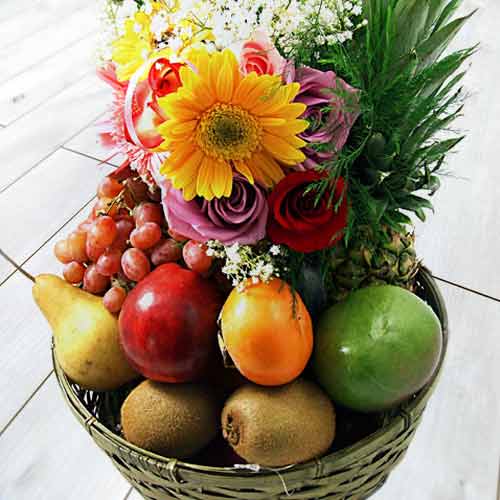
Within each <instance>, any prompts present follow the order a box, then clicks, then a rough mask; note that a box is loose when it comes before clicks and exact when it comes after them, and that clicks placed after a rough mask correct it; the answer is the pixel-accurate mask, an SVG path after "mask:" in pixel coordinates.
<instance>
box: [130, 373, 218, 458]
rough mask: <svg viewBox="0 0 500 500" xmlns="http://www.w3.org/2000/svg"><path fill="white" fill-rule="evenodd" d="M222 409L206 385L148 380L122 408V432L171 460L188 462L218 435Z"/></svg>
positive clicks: (131, 395)
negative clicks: (163, 382) (187, 459)
mask: <svg viewBox="0 0 500 500" xmlns="http://www.w3.org/2000/svg"><path fill="white" fill-rule="evenodd" d="M218 420H219V407H218V404H217V399H216V397H215V396H214V395H213V394H212V393H211V392H210V389H208V388H207V387H206V386H204V385H198V384H161V383H158V382H153V381H152V380H146V381H144V382H142V383H141V384H139V385H138V386H137V387H136V388H135V389H134V390H133V391H132V392H131V393H130V394H129V396H128V397H127V399H126V400H125V402H124V403H123V405H122V408H121V423H122V431H123V435H124V437H125V439H126V440H127V441H129V442H130V443H132V444H134V445H136V446H138V447H140V448H143V449H145V450H149V451H152V452H154V453H157V454H159V455H163V456H165V457H169V458H178V459H186V458H189V457H191V456H192V455H195V454H196V453H198V452H199V451H200V450H201V449H203V448H204V447H205V446H206V445H207V444H208V443H209V442H210V441H211V440H212V439H214V438H215V436H216V435H217V431H218V429H219V422H218Z"/></svg>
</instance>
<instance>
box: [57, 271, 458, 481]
mask: <svg viewBox="0 0 500 500" xmlns="http://www.w3.org/2000/svg"><path fill="white" fill-rule="evenodd" d="M418 277H419V280H420V281H421V282H423V284H424V285H425V288H426V291H427V293H428V294H429V297H428V298H429V299H432V301H433V302H434V303H435V304H436V306H437V308H438V310H439V315H440V320H441V326H442V335H443V348H442V351H441V357H440V360H439V364H438V367H437V368H436V370H435V372H434V375H433V377H432V378H431V380H430V381H429V382H428V384H427V385H426V386H425V387H424V388H423V389H422V390H421V391H420V392H419V393H418V394H417V395H416V396H414V397H413V398H412V399H410V400H409V401H408V402H406V403H404V404H403V405H401V410H402V411H401V412H400V414H398V415H396V416H394V417H392V418H391V420H390V422H389V423H388V424H387V425H384V426H383V427H381V428H380V429H378V430H376V431H375V432H373V433H371V434H370V435H368V436H366V437H365V438H363V439H361V440H360V441H357V442H356V443H354V444H352V445H350V446H348V447H346V448H343V449H341V450H338V451H334V452H332V453H329V454H328V455H325V456H323V457H321V458H320V459H315V460H312V461H309V462H304V463H300V464H293V465H288V466H286V467H280V468H273V469H265V468H262V469H261V470H260V471H258V472H256V471H253V470H246V469H240V468H235V467H213V466H207V465H198V464H192V463H189V462H185V461H182V460H177V459H175V458H167V457H164V456H161V455H157V454H155V453H152V452H149V451H147V450H144V449H142V448H139V447H137V446H135V445H133V444H131V443H129V442H128V441H126V440H125V439H124V438H122V437H121V436H119V435H117V434H115V433H113V432H112V431H111V430H110V429H108V428H107V427H106V426H104V425H103V424H102V423H101V422H99V420H97V419H96V418H95V417H94V416H93V415H92V414H91V413H90V412H89V410H88V409H87V408H86V407H85V405H84V404H83V403H82V402H81V401H80V399H79V398H78V396H77V394H76V393H75V391H74V390H73V388H72V387H71V385H70V381H69V379H68V378H67V377H66V375H65V374H64V372H63V371H62V368H61V366H60V365H59V363H58V361H57V359H56V356H55V351H54V345H52V360H53V365H54V371H55V374H56V378H57V381H58V384H59V386H60V388H61V391H62V393H63V396H64V398H65V400H66V401H67V403H68V404H69V406H70V408H71V410H72V411H73V413H74V414H75V415H76V416H77V418H78V419H79V420H80V421H81V423H82V425H84V426H85V427H86V429H87V430H88V431H89V432H91V430H92V432H97V433H99V434H100V436H101V438H104V439H106V440H107V441H110V442H111V443H112V444H113V445H114V446H115V447H117V448H119V449H123V450H125V451H126V452H128V453H130V454H136V455H138V456H141V457H142V458H144V459H146V460H147V461H148V462H152V463H154V465H155V466H156V467H158V468H163V469H168V470H172V466H174V467H175V468H176V469H177V470H179V469H184V470H186V471H191V472H195V473H205V474H207V473H208V474H211V475H220V476H252V477H253V476H256V475H257V474H258V475H260V476H266V475H273V474H276V472H280V473H286V472H289V471H292V470H293V471H294V472H300V471H302V470H307V469H310V468H311V467H317V466H318V463H319V462H320V461H325V460H326V461H335V462H338V461H340V460H341V459H343V458H348V457H349V456H351V455H354V454H356V453H357V452H358V451H359V450H361V449H363V448H365V447H368V446H369V445H370V443H373V442H375V441H377V440H378V439H379V438H381V437H382V436H384V435H386V434H390V433H391V431H393V430H394V429H395V428H398V427H400V426H401V425H402V423H403V422H404V420H405V417H404V414H409V413H413V412H416V411H418V410H419V409H421V410H423V409H424V407H425V405H426V403H427V401H428V399H429V398H430V396H431V395H432V393H433V391H434V389H435V387H436V385H437V382H438V380H439V375H440V373H441V371H442V367H443V362H444V358H445V355H446V350H447V345H448V313H447V310H446V306H445V302H444V299H443V296H442V294H441V292H440V290H439V288H438V286H437V283H436V281H435V280H434V278H433V276H432V274H431V272H430V271H429V270H428V269H427V268H425V267H423V266H422V267H421V268H420V271H419V275H418Z"/></svg>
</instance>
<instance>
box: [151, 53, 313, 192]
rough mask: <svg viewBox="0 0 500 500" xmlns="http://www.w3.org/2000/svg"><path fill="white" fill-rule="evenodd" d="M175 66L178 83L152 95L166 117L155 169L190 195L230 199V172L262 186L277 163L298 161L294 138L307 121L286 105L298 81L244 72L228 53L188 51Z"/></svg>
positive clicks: (297, 107) (274, 178)
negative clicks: (161, 158) (160, 160)
mask: <svg viewBox="0 0 500 500" xmlns="http://www.w3.org/2000/svg"><path fill="white" fill-rule="evenodd" d="M189 60H190V62H191V63H192V67H191V66H189V65H188V66H185V67H183V68H182V69H181V72H180V77H181V81H182V87H181V88H180V89H179V90H178V91H177V92H175V93H173V94H170V95H168V96H166V97H164V98H162V99H160V100H159V104H160V106H161V107H162V108H163V110H164V111H165V113H166V115H167V116H168V118H169V119H168V120H167V121H166V122H165V123H163V124H162V125H160V126H159V127H158V131H159V133H160V134H161V136H162V137H163V138H164V139H165V141H164V143H163V144H162V146H161V147H162V148H163V149H164V150H166V151H169V152H170V156H169V158H168V159H167V160H166V162H165V163H164V164H163V166H162V170H161V172H162V173H163V175H165V177H167V178H168V179H169V180H171V182H172V184H173V186H174V187H175V188H177V189H181V190H182V191H183V195H184V198H185V199H186V200H191V199H193V198H194V197H195V196H197V195H198V196H202V197H204V198H206V199H207V200H211V199H213V198H214V197H216V198H220V197H222V196H229V195H230V194H231V190H232V184H233V169H234V170H236V171H237V172H239V173H240V174H242V175H243V176H245V177H246V178H247V179H248V180H249V181H250V182H252V183H253V182H254V181H255V180H257V181H259V182H260V183H262V184H263V185H264V186H266V187H270V186H272V185H273V184H275V183H277V182H278V181H280V180H281V179H282V178H283V176H284V174H283V169H282V165H285V166H293V165H296V164H297V163H300V162H302V161H304V159H305V156H304V154H303V153H302V151H301V150H300V148H302V147H303V146H305V142H304V141H303V140H302V139H300V138H298V137H297V134H300V133H301V132H303V131H304V130H305V129H306V128H307V126H308V123H307V121H305V120H299V119H298V117H299V116H300V115H302V113H303V112H304V111H305V105H304V104H302V103H294V102H292V101H293V100H294V98H295V96H296V95H297V93H298V92H299V90H300V85H299V84H298V83H291V84H288V85H283V84H282V81H281V78H280V77H279V76H271V75H261V76H258V75H257V74H256V73H251V74H249V75H247V76H243V75H242V74H241V72H240V69H239V65H238V61H237V59H236V57H235V55H234V53H233V52H232V51H230V50H228V49H226V50H225V51H224V52H216V53H213V54H209V52H208V51H207V50H206V49H202V50H197V51H195V52H193V54H191V55H190V58H189Z"/></svg>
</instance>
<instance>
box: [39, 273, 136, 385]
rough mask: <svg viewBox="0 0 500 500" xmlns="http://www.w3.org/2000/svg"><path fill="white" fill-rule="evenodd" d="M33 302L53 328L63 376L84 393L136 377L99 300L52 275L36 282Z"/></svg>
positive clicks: (114, 325)
mask: <svg viewBox="0 0 500 500" xmlns="http://www.w3.org/2000/svg"><path fill="white" fill-rule="evenodd" d="M33 298H34V299H35V301H36V303H37V304H38V306H39V307H40V310H41V311H42V313H43V315H44V316H45V318H46V319H47V321H48V322H49V324H50V326H51V327H52V331H53V334H54V343H55V353H56V357H57V360H58V361H59V364H60V365H61V367H62V369H63V371H64V373H66V375H67V376H68V377H69V378H70V379H71V380H73V381H74V382H76V383H77V384H78V385H80V386H81V387H83V388H85V389H92V390H94V391H107V390H113V389H117V388H118V387H120V386H121V385H123V384H125V383H127V382H129V381H131V380H133V379H134V378H136V377H137V376H138V375H137V373H136V372H135V371H134V370H133V369H132V368H131V366H130V365H129V363H128V361H127V360H126V359H125V355H124V354H123V352H122V349H121V347H120V343H119V332H118V321H117V319H116V318H115V317H114V316H113V315H112V314H111V313H110V312H109V311H108V310H107V309H106V308H105V307H104V305H103V303H102V298H101V297H96V296H95V295H91V294H90V293H87V292H85V291H83V290H81V289H80V288H76V287H74V286H73V285H70V284H69V283H67V282H66V281H64V280H63V279H61V278H59V277H58V276H55V275H53V274H41V275H40V276H37V277H36V278H35V285H34V286H33Z"/></svg>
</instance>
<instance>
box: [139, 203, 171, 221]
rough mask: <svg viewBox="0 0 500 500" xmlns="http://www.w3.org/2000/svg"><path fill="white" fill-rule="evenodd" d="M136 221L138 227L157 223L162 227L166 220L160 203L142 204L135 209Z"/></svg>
mask: <svg viewBox="0 0 500 500" xmlns="http://www.w3.org/2000/svg"><path fill="white" fill-rule="evenodd" d="M134 219H135V224H136V226H137V227H139V226H142V225H144V224H146V222H156V224H158V225H159V226H160V227H161V226H162V225H163V223H164V221H165V219H164V217H163V209H162V206H161V205H160V204H159V203H151V202H147V203H141V204H140V205H139V206H137V207H135V209H134Z"/></svg>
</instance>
